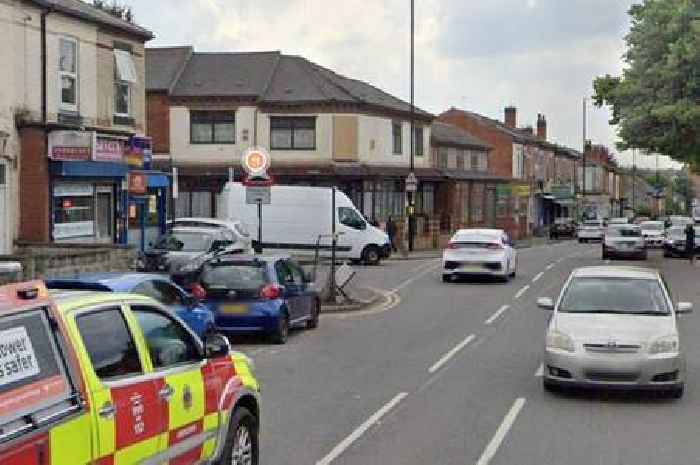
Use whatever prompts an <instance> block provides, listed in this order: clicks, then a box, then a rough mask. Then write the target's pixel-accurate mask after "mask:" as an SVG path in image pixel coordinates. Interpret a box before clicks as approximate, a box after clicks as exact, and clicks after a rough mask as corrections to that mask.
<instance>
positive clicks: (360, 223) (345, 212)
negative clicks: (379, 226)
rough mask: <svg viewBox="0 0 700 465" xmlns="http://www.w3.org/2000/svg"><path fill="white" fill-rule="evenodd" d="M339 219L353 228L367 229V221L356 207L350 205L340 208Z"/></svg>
mask: <svg viewBox="0 0 700 465" xmlns="http://www.w3.org/2000/svg"><path fill="white" fill-rule="evenodd" d="M338 221H340V223H341V224H344V225H345V226H347V227H349V228H353V229H366V228H367V223H365V220H364V218H362V216H360V214H359V213H357V212H356V211H355V210H354V209H352V208H349V207H339V208H338Z"/></svg>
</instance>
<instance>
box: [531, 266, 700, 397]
mask: <svg viewBox="0 0 700 465" xmlns="http://www.w3.org/2000/svg"><path fill="white" fill-rule="evenodd" d="M537 303H538V305H539V306H540V307H542V308H544V309H547V310H553V312H554V313H553V314H552V317H551V319H550V322H549V327H548V329H547V334H546V342H545V350H544V363H543V365H544V373H543V383H544V388H545V389H547V390H552V389H553V388H555V387H566V386H571V387H600V388H606V389H607V388H610V389H653V390H661V391H665V392H667V393H668V394H669V395H671V396H672V397H675V398H680V397H682V396H683V388H684V383H685V358H684V355H683V351H682V346H681V344H680V342H679V335H678V328H677V323H676V315H677V314H680V313H689V312H691V311H692V308H693V305H692V304H691V303H687V302H681V303H678V304H677V305H675V306H674V303H673V301H672V299H671V294H670V291H669V289H668V287H667V286H666V283H665V281H664V279H663V277H662V276H661V274H660V273H659V272H658V271H656V270H652V269H648V268H641V267H624V266H594V267H585V268H579V269H577V270H574V271H573V272H572V273H571V276H570V277H569V279H568V281H567V282H566V284H565V285H564V289H563V290H562V292H561V295H560V296H559V299H558V301H557V302H556V304H555V302H554V301H553V300H552V299H551V298H546V297H542V298H540V299H538V301H537Z"/></svg>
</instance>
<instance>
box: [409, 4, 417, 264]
mask: <svg viewBox="0 0 700 465" xmlns="http://www.w3.org/2000/svg"><path fill="white" fill-rule="evenodd" d="M414 36H415V0H411V110H410V111H411V136H410V137H409V139H410V141H409V149H410V151H411V152H410V154H411V156H410V172H411V174H412V175H415V173H414V169H415V160H414V157H415V153H414V152H415V147H414V139H415V137H416V133H415V130H416V128H415V124H416V123H415V121H414V118H415V110H414V108H413V102H414V72H415V57H414V48H415V41H414ZM415 214H416V213H415V193H414V192H412V191H409V192H408V250H409V252H413V242H414V236H415V229H416V226H415V225H416V218H415Z"/></svg>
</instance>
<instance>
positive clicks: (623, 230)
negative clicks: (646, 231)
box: [607, 226, 642, 237]
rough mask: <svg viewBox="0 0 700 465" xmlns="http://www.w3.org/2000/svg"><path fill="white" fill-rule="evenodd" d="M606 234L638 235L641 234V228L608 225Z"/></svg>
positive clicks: (616, 235) (620, 235) (619, 235)
mask: <svg viewBox="0 0 700 465" xmlns="http://www.w3.org/2000/svg"><path fill="white" fill-rule="evenodd" d="M607 234H608V235H609V236H613V237H640V236H641V235H642V230H641V229H640V228H631V227H629V226H628V227H624V226H612V227H608V230H607Z"/></svg>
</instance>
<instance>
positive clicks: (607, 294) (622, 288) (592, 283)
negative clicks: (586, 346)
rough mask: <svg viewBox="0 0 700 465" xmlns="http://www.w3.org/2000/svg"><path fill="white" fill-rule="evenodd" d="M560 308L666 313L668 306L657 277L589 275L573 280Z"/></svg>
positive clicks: (581, 310) (574, 311)
mask: <svg viewBox="0 0 700 465" xmlns="http://www.w3.org/2000/svg"><path fill="white" fill-rule="evenodd" d="M559 311H560V312H564V313H624V314H635V313H643V314H658V315H667V314H668V313H669V308H668V305H667V301H666V296H665V295H664V293H663V291H662V289H661V285H660V284H659V281H657V280H655V279H626V278H611V277H600V278H598V277H590V278H588V277H586V278H575V279H573V280H572V281H571V284H570V285H569V286H568V288H567V289H566V293H565V294H564V297H563V298H562V302H561V305H560V306H559Z"/></svg>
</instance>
